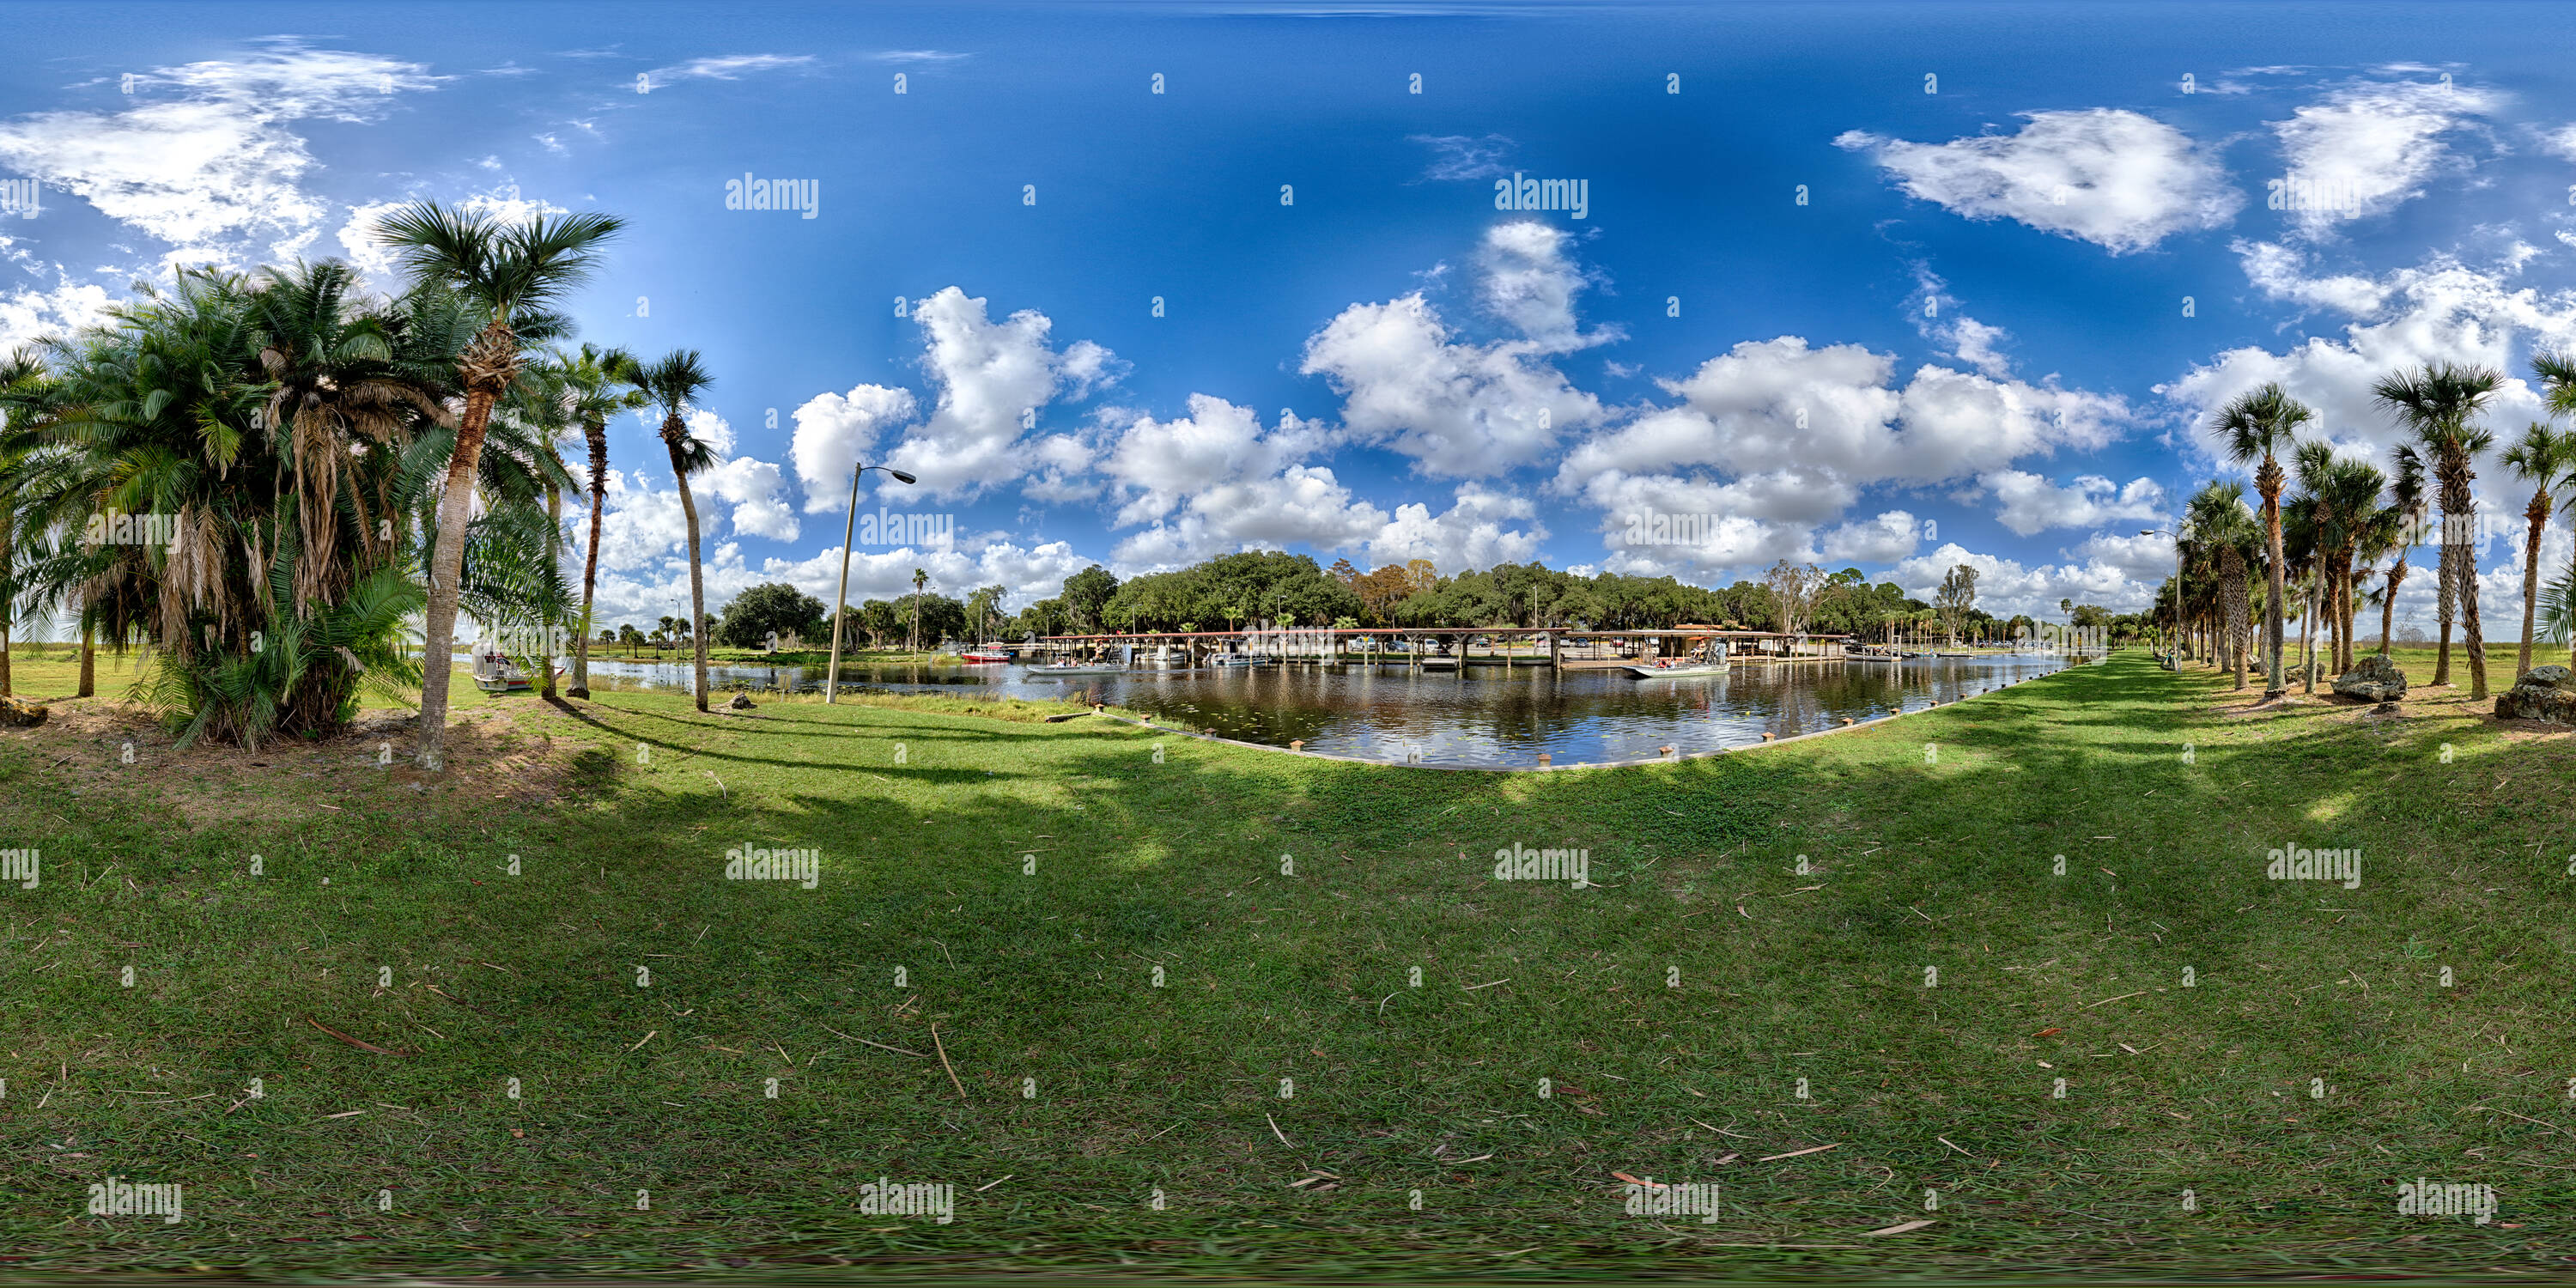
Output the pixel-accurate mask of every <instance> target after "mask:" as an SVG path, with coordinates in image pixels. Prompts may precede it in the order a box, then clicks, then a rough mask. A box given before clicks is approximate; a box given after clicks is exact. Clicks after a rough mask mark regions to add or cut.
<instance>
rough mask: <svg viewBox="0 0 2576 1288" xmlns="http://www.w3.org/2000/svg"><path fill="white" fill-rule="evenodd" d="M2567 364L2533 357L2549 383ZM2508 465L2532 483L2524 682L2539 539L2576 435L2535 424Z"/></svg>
mask: <svg viewBox="0 0 2576 1288" xmlns="http://www.w3.org/2000/svg"><path fill="white" fill-rule="evenodd" d="M2562 361H2571V360H2562V359H2557V358H2555V357H2553V356H2552V355H2548V354H2543V355H2541V356H2540V357H2539V358H2535V359H2533V361H2532V365H2533V366H2536V367H2541V373H2542V378H2543V380H2544V381H2545V382H2548V383H2551V384H2555V383H2557V382H2556V381H2552V380H2550V379H2549V376H2550V368H2549V367H2548V366H2543V365H2542V364H2543V363H2550V364H2553V365H2555V364H2557V363H2560V362H2562ZM2562 372H2563V377H2564V379H2565V380H2566V381H2567V382H2568V385H2567V392H2568V396H2569V397H2568V401H2569V403H2570V406H2571V409H2576V365H2568V366H2565V367H2563V368H2562ZM2551 393H2552V398H2551V402H2552V404H2553V408H2554V406H2555V404H2556V402H2557V397H2556V394H2557V390H2555V389H2553V390H2552V391H2551ZM2504 463H2505V468H2507V469H2510V470H2512V471H2513V473H2514V477H2516V478H2519V479H2522V480H2524V481H2525V482H2528V483H2530V484H2531V485H2532V492H2531V504H2529V505H2526V506H2524V507H2523V511H2522V513H2523V517H2524V518H2525V519H2526V520H2528V521H2529V524H2530V526H2529V530H2528V532H2527V533H2526V535H2525V536H2524V538H2523V546H2522V652H2521V653H2520V654H2519V655H2518V656H2517V657H2516V658H2515V659H2514V666H2513V678H2515V679H2516V680H2519V679H2521V678H2522V675H2523V672H2525V671H2528V670H2530V669H2531V627H2532V617H2533V615H2534V614H2535V613H2536V612H2537V611H2538V610H2539V607H2540V537H2541V534H2542V533H2543V532H2544V531H2546V530H2547V529H2548V527H2549V511H2550V509H2551V500H2550V495H2549V494H2550V492H2551V491H2553V490H2555V489H2556V488H2557V487H2559V486H2560V485H2561V484H2562V483H2565V482H2567V481H2568V476H2569V475H2570V474H2571V473H2576V433H2569V432H2567V431H2565V430H2557V429H2551V428H2550V427H2549V426H2547V425H2543V424H2540V423H2539V422H2537V421H2535V422H2533V423H2532V424H2531V426H2530V427H2529V428H2527V429H2525V430H2523V431H2522V438H2521V439H2520V441H2518V442H2516V443H2515V444H2514V445H2513V446H2512V447H2510V448H2507V449H2506V450H2505V454H2504Z"/></svg>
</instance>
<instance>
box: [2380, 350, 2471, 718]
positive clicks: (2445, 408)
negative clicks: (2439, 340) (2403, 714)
mask: <svg viewBox="0 0 2576 1288" xmlns="http://www.w3.org/2000/svg"><path fill="white" fill-rule="evenodd" d="M2503 387H2504V373H2503V372H2500V371H2497V370H2495V369H2494V368H2492V367H2470V366H2462V365H2459V364H2456V363H2450V362H2440V363H2427V364H2426V365H2424V366H2423V367H2420V368H2418V369H2416V370H2415V371H2412V372H2399V373H2397V374H2395V375H2391V376H2389V377H2387V378H2386V379H2383V380H2381V381H2380V382H2379V383H2378V384H2376V385H2374V386H2372V388H2371V392H2372V393H2373V395H2374V396H2376V398H2377V399H2378V401H2379V403H2380V405H2381V406H2383V407H2386V408H2387V409H2389V410H2390V411H2391V412H2392V413H2394V414H2395V415H2396V416H2397V418H2398V419H2399V420H2400V421H2403V422H2404V423H2405V425H2406V427H2407V428H2408V429H2410V430H2412V431H2413V432H2414V434H2415V441H2416V442H2417V443H2418V444H2419V445H2420V446H2421V447H2422V449H2423V452H2424V455H2425V458H2426V460H2427V461H2428V462H2429V463H2430V464H2431V466H2432V469H2433V479H2434V481H2435V482H2436V483H2438V484H2439V485H2440V486H2441V493H2440V500H2441V504H2442V599H2441V610H2440V615H2441V626H2442V649H2441V652H2440V654H2439V655H2438V656H2437V657H2436V659H2435V660H2434V663H2433V683H2435V684H2447V683H2449V682H2450V674H2451V616H2452V613H2453V612H2454V610H2456V611H2457V612H2458V613H2459V614H2460V616H2461V618H2462V622H2461V629H2462V632H2463V633H2464V634H2465V636H2466V637H2467V638H2466V639H2465V640H2464V642H2463V643H2464V647H2465V649H2466V651H2467V653H2468V657H2469V697H2470V698H2471V699H2472V700H2483V699H2484V698H2485V697H2486V696H2487V654H2486V633H2485V630H2484V628H2483V627H2481V626H2480V624H2479V622H2478V556H2477V547H2476V546H2474V545H2472V544H2470V543H2469V540H2468V537H2469V525H2470V524H2471V523H2472V522H2474V520H2475V514H2476V498H2475V497H2474V496H2473V495H2471V493H2470V491H2469V484H2470V483H2472V482H2474V481H2476V479H2477V477H2478V475H2477V458H2478V454H2479V453H2481V452H2484V451H2486V450H2487V449H2488V448H2489V447H2491V446H2493V445H2494V444H2495V436H2494V435H2493V434H2491V433H2489V432H2487V430H2485V429H2484V428H2483V427H2480V426H2476V425H2472V424H2470V423H2469V422H2470V421H2471V420H2473V419H2475V418H2476V417H2477V415H2478V414H2479V413H2480V412H2482V411H2484V410H2485V409H2486V404H2487V400H2488V399H2489V398H2492V397H2494V396H2495V392H2496V390H2498V389H2501V388H2503Z"/></svg>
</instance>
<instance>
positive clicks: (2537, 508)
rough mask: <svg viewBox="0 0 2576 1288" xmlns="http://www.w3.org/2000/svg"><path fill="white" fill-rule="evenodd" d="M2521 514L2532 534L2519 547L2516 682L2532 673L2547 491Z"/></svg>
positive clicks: (2534, 496)
mask: <svg viewBox="0 0 2576 1288" xmlns="http://www.w3.org/2000/svg"><path fill="white" fill-rule="evenodd" d="M2523 513H2524V515H2525V516H2526V517H2528V518H2529V519H2530V520H2531V535H2530V536H2529V537H2527V538H2525V539H2524V541H2523V546H2522V653H2521V655H2520V656H2518V657H2516V658H2515V659H2514V663H2513V678H2514V680H2515V681H2516V682H2519V681H2520V680H2521V679H2522V677H2523V674H2524V673H2525V672H2527V671H2529V670H2531V618H2532V614H2533V613H2534V612H2535V611H2536V610H2537V609H2538V607H2539V604H2540V534H2541V532H2542V531H2543V530H2544V529H2546V528H2548V526H2549V489H2547V488H2542V489H2540V490H2539V491H2537V492H2534V493H2532V494H2531V505H2530V507H2529V508H2527V509H2526V510H2524V512H2523Z"/></svg>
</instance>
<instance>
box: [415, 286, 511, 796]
mask: <svg viewBox="0 0 2576 1288" xmlns="http://www.w3.org/2000/svg"><path fill="white" fill-rule="evenodd" d="M493 327H496V328H499V329H500V331H501V334H502V335H504V336H507V335H509V331H508V328H506V327H501V325H500V324H499V323H497V322H496V323H494V324H493ZM491 336H492V330H491V328H487V329H486V330H485V332H484V334H483V335H482V336H478V337H476V339H475V344H476V345H477V346H482V345H484V344H485V343H486V342H487V341H488V340H490V339H491ZM511 343H512V344H513V346H515V345H516V343H517V340H516V337H512V338H511ZM508 387H509V384H508V382H507V381H506V380H505V381H500V382H485V381H477V382H475V383H474V385H473V386H472V387H471V388H469V389H468V390H467V391H466V394H465V415H464V416H463V417H461V418H460V419H459V420H458V422H457V426H456V451H455V452H454V453H453V454H452V455H450V456H449V457H448V460H447V491H446V492H445V493H443V494H441V495H440V497H439V498H438V544H437V546H436V547H435V548H434V549H432V550H431V551H430V557H429V604H428V607H427V609H426V614H427V620H426V621H425V622H424V623H423V629H422V631H421V634H422V636H423V638H422V641H421V653H420V665H421V676H420V743H419V746H418V748H417V749H416V750H415V751H414V752H413V753H412V761H413V763H414V764H415V765H416V766H417V767H418V768H420V769H422V770H424V771H426V772H429V773H437V772H439V771H440V770H443V769H445V768H446V767H447V766H446V761H445V760H444V759H443V758H442V757H441V755H440V754H439V746H440V744H441V743H442V742H444V741H445V740H446V737H447V685H448V682H449V681H450V680H451V679H453V678H454V674H455V670H456V601H457V596H458V592H459V591H460V590H461V589H462V587H461V586H460V585H459V582H460V581H461V580H462V579H463V577H464V575H465V519H466V515H467V513H468V512H469V511H470V510H471V509H472V508H473V504H474V478H475V473H476V471H477V470H478V469H479V468H480V466H481V464H482V461H483V435H484V433H485V431H487V430H488V429H490V428H491V424H492V404H493V403H494V402H495V401H496V400H497V399H498V398H499V395H500V392H501V391H502V390H504V389H507V388H508Z"/></svg>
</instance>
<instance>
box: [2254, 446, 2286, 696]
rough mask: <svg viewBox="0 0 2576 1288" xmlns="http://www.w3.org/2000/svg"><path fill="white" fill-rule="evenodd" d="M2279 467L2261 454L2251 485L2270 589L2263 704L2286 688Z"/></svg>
mask: <svg viewBox="0 0 2576 1288" xmlns="http://www.w3.org/2000/svg"><path fill="white" fill-rule="evenodd" d="M2282 482H2283V479H2282V476H2281V466H2280V464H2279V463H2278V462H2276V461H2274V460H2273V459H2272V455H2271V453H2270V452H2265V453H2264V454H2263V468H2262V469H2261V470H2258V471H2256V473H2255V475H2254V485H2255V486H2256V487H2257V488H2259V489H2261V490H2262V493H2263V540H2264V542H2265V546H2266V548H2265V551H2264V553H2265V554H2266V555H2267V556H2269V558H2270V567H2269V568H2268V569H2267V570H2266V571H2265V573H2264V576H2263V580H2264V582H2265V583H2266V584H2267V585H2268V586H2269V587H2270V589H2271V598H2270V599H2269V600H2267V601H2265V603H2264V605H2263V663H2264V664H2263V674H2264V677H2265V678H2264V680H2263V697H2264V699H2265V700H2266V701H2269V700H2271V699H2273V698H2277V697H2279V696H2281V694H2282V693H2283V692H2285V691H2286V689H2287V687H2288V686H2287V685H2286V684H2285V683H2283V677H2282V675H2281V635H2282V631H2281V582H2282V576H2281V484H2282Z"/></svg>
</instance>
